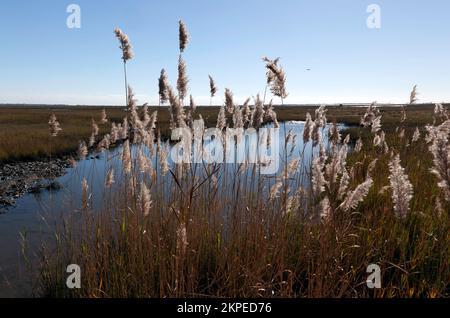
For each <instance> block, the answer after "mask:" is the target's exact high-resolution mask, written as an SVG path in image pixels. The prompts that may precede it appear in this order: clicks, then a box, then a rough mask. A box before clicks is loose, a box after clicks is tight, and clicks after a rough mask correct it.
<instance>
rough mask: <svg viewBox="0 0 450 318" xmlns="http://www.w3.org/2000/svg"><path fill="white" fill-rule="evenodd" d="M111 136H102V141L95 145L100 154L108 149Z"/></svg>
mask: <svg viewBox="0 0 450 318" xmlns="http://www.w3.org/2000/svg"><path fill="white" fill-rule="evenodd" d="M110 140H111V136H110V135H109V134H106V135H105V136H103V138H102V140H100V142H99V143H98V145H97V149H98V151H100V152H103V151H105V150H108V149H109V146H110V144H111V141H110Z"/></svg>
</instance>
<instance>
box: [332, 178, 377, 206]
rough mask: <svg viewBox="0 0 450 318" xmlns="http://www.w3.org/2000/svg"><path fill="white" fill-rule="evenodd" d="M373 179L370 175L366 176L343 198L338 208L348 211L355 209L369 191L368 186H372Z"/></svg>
mask: <svg viewBox="0 0 450 318" xmlns="http://www.w3.org/2000/svg"><path fill="white" fill-rule="evenodd" d="M372 183H373V180H372V178H371V177H370V176H367V178H366V180H365V181H364V182H363V183H361V184H360V185H358V186H357V187H356V189H355V190H353V191H352V192H350V193H349V194H348V195H347V197H346V198H345V200H344V202H342V203H341V205H340V206H339V208H341V209H343V210H344V211H350V210H353V209H355V208H356V207H357V206H358V204H359V203H360V202H362V201H363V200H364V198H365V197H366V196H367V194H368V193H369V190H370V187H371V186H372Z"/></svg>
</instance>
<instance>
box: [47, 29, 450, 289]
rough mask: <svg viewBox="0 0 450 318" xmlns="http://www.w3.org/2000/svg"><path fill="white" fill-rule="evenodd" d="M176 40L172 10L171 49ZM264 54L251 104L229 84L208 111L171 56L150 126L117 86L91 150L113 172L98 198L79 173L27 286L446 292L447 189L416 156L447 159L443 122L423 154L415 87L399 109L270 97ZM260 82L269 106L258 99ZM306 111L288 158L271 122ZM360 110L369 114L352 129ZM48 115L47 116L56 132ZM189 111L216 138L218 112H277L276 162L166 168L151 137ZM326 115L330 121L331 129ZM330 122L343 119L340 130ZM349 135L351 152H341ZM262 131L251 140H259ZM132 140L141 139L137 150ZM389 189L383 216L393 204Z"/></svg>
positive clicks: (273, 79)
mask: <svg viewBox="0 0 450 318" xmlns="http://www.w3.org/2000/svg"><path fill="white" fill-rule="evenodd" d="M187 39H188V36H187V30H186V26H185V25H184V24H183V23H182V22H180V53H183V51H184V50H185V49H186V44H187ZM264 61H265V62H266V68H267V87H266V89H265V91H266V93H265V94H264V99H263V100H261V99H260V97H259V96H260V95H256V98H254V105H253V106H252V107H251V109H250V110H249V109H248V104H246V105H243V106H242V108H241V107H240V106H238V105H236V104H235V101H234V100H233V95H232V93H231V90H229V89H226V90H225V100H224V106H222V108H218V107H210V108H202V107H198V108H197V111H198V112H196V110H195V107H194V106H192V107H190V108H187V109H186V108H185V107H184V101H183V99H184V98H185V97H187V96H188V94H187V93H188V92H187V90H188V87H187V74H186V67H185V63H184V61H182V59H181V55H180V59H179V77H178V81H177V84H178V85H177V89H178V96H177V95H176V93H175V91H174V90H173V89H172V88H171V86H170V84H169V83H166V81H167V80H166V79H165V76H162V80H160V81H159V84H160V95H161V96H160V97H161V100H162V101H163V100H164V101H165V96H163V95H165V93H167V97H168V102H169V111H168V112H167V111H166V112H159V113H158V122H157V124H156V125H153V124H151V125H149V121H148V113H146V111H148V110H149V108H147V107H145V108H138V107H137V105H136V100H135V99H134V95H133V93H132V89H131V88H128V90H127V95H128V96H127V97H128V98H127V102H128V105H127V113H126V118H125V119H124V121H123V125H122V126H121V132H120V135H121V138H120V139H121V140H120V141H121V142H123V147H122V152H121V153H120V154H119V155H118V156H112V155H111V154H110V153H109V151H108V146H109V142H107V143H106V146H105V147H100V150H99V148H98V147H97V148H94V149H97V151H100V152H105V154H106V155H105V156H104V157H103V158H104V160H105V163H106V165H108V167H109V171H116V172H118V173H116V174H115V175H114V180H113V181H114V182H113V181H107V182H106V184H105V185H104V186H100V190H101V194H97V195H100V197H99V200H100V202H101V204H100V206H98V205H94V204H93V201H94V198H93V196H94V195H95V194H94V192H93V187H92V184H93V180H90V179H85V178H83V181H82V184H81V185H80V187H81V191H82V197H81V199H80V201H81V202H79V204H78V205H76V206H75V207H74V209H72V210H70V211H66V213H65V214H63V217H62V221H61V223H59V226H58V227H57V230H56V233H55V242H54V244H53V245H51V244H46V245H45V246H44V248H43V250H42V254H41V256H42V258H41V260H42V262H41V264H40V279H39V281H38V284H39V285H38V286H39V289H38V294H39V295H42V296H50V297H124V298H125V297H161V298H162V297H448V296H449V282H450V272H449V261H450V259H449V258H450V244H449V243H450V240H449V239H450V237H449V235H448V233H449V230H450V228H449V227H450V222H449V213H448V211H450V202H449V201H450V200H448V199H449V197H448V195H449V193H448V192H445V191H443V190H445V189H446V188H445V187H446V184H444V183H445V182H448V183H449V184H450V181H449V180H446V179H447V178H449V179H450V176H449V175H448V171H447V170H446V169H444V170H445V171H444V170H443V169H441V170H440V171H439V172H438V173H437V175H438V176H437V177H436V173H435V174H432V173H430V169H431V168H432V166H433V165H436V164H441V166H442V167H444V168H447V166H448V165H450V163H448V156H447V155H441V154H442V153H445V151H448V150H449V149H450V145H449V142H448V135H449V134H450V121H447V122H445V125H443V126H441V127H437V126H435V125H434V124H435V123H436V122H434V123H433V126H432V127H428V130H429V131H430V133H429V135H430V136H431V137H432V138H431V141H432V142H433V146H434V147H435V148H436V149H435V151H434V153H433V151H432V153H433V154H434V157H435V158H434V162H433V158H432V156H431V154H430V151H428V150H429V144H427V143H426V142H425V139H424V138H423V137H421V138H419V139H418V140H415V141H414V142H412V136H413V134H414V132H415V130H416V127H419V131H420V132H421V133H422V135H423V134H424V130H425V127H424V125H425V124H427V123H431V122H433V119H436V118H435V117H436V114H434V113H433V109H432V108H431V107H426V106H421V105H412V104H414V103H415V102H416V97H415V96H416V87H415V88H414V90H413V93H412V94H411V103H410V105H408V107H406V105H404V106H403V107H401V108H392V107H391V108H380V109H378V108H377V107H373V106H371V107H369V108H368V109H367V110H366V109H364V108H347V107H329V108H328V109H326V108H325V107H324V106H321V107H319V108H315V107H314V108H309V107H302V108H300V107H289V106H284V105H283V104H284V98H285V97H286V96H287V91H286V87H285V83H286V76H285V72H284V70H283V68H281V66H279V65H278V61H279V60H278V59H276V60H269V59H265V60H264ZM162 75H164V73H162ZM155 84H156V83H155ZM268 88H270V92H271V93H272V95H274V96H275V97H278V98H279V100H280V104H281V105H282V106H276V107H273V105H271V102H270V103H269V104H267V103H266V101H265V98H266V97H267V96H266V94H267V91H268ZM211 95H214V94H211ZM413 102H414V103H413ZM200 109H201V110H200ZM219 109H221V112H220V116H219V119H217V118H218V116H217V114H219ZM274 109H276V113H277V114H278V116H277V114H276V113H275V110H274ZM225 110H226V111H225ZM142 112H143V113H144V114H143V115H142ZM242 112H244V113H242ZM308 112H309V113H311V114H314V115H315V116H314V118H313V119H312V120H309V121H308V122H309V124H311V125H309V124H308V127H307V128H308V129H307V131H308V133H307V134H304V143H305V146H304V148H303V149H295V151H296V152H298V157H294V156H293V151H294V150H292V151H289V150H288V149H289V147H290V146H291V145H293V144H295V143H294V142H293V140H295V138H296V137H295V136H294V135H292V134H291V133H290V132H288V131H287V130H286V121H288V120H302V119H305V118H311V117H310V116H308V115H307V113H308ZM242 114H244V118H246V119H245V124H244V122H243V118H241V117H242ZM364 114H365V115H367V116H365V118H366V119H367V121H366V122H367V123H368V124H367V125H365V126H367V127H366V128H364V129H362V128H359V127H358V125H359V123H360V120H361V116H362V115H364ZM380 114H381V116H382V120H380V117H379V115H380ZM46 115H47V116H48V114H46ZM62 115H63V114H56V116H57V117H58V119H59V121H60V122H61V125H62V126H63V129H64V116H62ZM85 115H86V114H84V116H85ZM198 115H202V116H198ZM47 116H46V117H47ZM109 117H110V118H115V115H114V114H113V115H111V114H109ZM197 117H198V118H199V119H198V122H199V123H200V124H201V125H200V127H203V128H200V129H204V128H205V127H219V130H218V134H219V135H220V134H222V133H223V129H224V128H225V125H226V123H229V124H228V126H231V123H233V128H240V127H241V126H243V125H244V127H245V128H247V127H250V128H254V129H255V130H260V129H261V127H263V125H264V124H266V123H267V121H272V122H273V125H274V126H277V125H278V124H277V121H276V119H277V118H278V120H279V121H281V122H282V126H283V128H284V136H282V138H281V143H282V144H283V145H282V146H281V147H283V150H282V151H281V152H280V153H279V154H278V155H279V157H280V160H281V163H282V164H281V167H280V169H279V172H278V174H275V175H269V176H268V175H263V174H262V173H261V166H260V165H257V164H254V165H251V164H249V163H243V164H226V163H213V164H206V163H204V162H203V163H186V162H185V163H183V164H172V165H168V163H167V161H166V159H167V157H168V150H169V149H168V148H169V143H168V142H166V143H165V140H164V138H163V135H164V134H167V135H168V134H169V133H170V132H171V130H173V129H174V128H179V127H181V128H183V129H190V131H192V130H195V129H196V128H195V126H193V125H192V119H196V118H197ZM154 118H156V117H154ZM202 118H203V119H202ZM327 118H328V119H330V120H331V121H332V122H334V123H335V124H334V125H333V126H332V129H330V130H329V131H330V133H326V130H327V129H328V128H327V127H329V125H327ZM217 120H218V121H219V122H218V123H216V122H215V121H217ZM46 121H47V118H46V119H45V120H43V122H44V123H46ZM97 121H98V120H97ZM119 121H121V119H119ZM337 122H343V123H347V124H349V125H350V126H353V127H351V128H348V130H347V131H342V132H339V130H338V129H337V125H336V123H337ZM89 123H90V120H86V127H88V128H87V129H88V130H87V132H86V136H89V134H90V124H89ZM364 123H365V122H364ZM236 126H238V127H236ZM45 127H46V126H45ZM447 127H448V129H447ZM169 128H170V129H169ZM63 131H64V132H65V133H66V134H70V133H71V131H70V129H69V130H67V129H64V130H63ZM46 132H47V133H48V131H47V127H46ZM347 133H349V135H348V136H345V135H344V134H347ZM112 134H113V132H111V135H112ZM115 134H116V133H115V132H114V135H115ZM187 136H189V135H187ZM433 136H434V137H433ZM110 137H111V136H110V135H106V136H105V138H106V139H107V140H109V138H110ZM297 137H300V136H297ZM258 138H260V137H258ZM220 139H221V138H218V140H220ZM325 139H326V140H325ZM328 139H329V140H328ZM357 139H360V140H361V141H362V147H361V149H360V150H359V151H354V152H351V151H350V152H349V148H351V147H352V144H354V142H355V141H356V140H357ZM416 139H417V138H416ZM155 140H156V145H157V149H156V151H155V149H154V146H155ZM283 140H284V142H283ZM115 141H116V138H115V137H114V142H115ZM191 142H193V140H192V138H188V143H191ZM260 142H262V143H261V144H260ZM267 144H268V141H267V140H265V139H262V140H261V139H259V140H258V147H266V146H267ZM306 145H307V146H306ZM230 146H231V147H233V146H234V145H233V143H232V145H230V144H227V147H230ZM305 147H310V149H311V151H310V152H305ZM143 148H147V150H148V152H145V154H144V153H141V150H142V149H143ZM292 149H294V148H292ZM436 154H437V155H438V156H437V155H436ZM439 156H440V157H439ZM436 157H437V158H436ZM444 157H445V158H444ZM393 158H394V159H393ZM94 168H95V167H94ZM389 168H390V170H391V171H390V170H389ZM107 174H108V175H109V172H107V173H106V172H105V179H106V178H107ZM89 175H95V173H90V174H89ZM393 175H395V176H396V178H392V176H393ZM438 177H439V178H441V179H442V180H440V182H439V183H438V181H439V180H437V178H438ZM89 178H91V177H89ZM107 179H109V180H112V179H111V178H107ZM409 182H411V184H410V183H409ZM399 183H404V185H402V184H399ZM389 185H390V186H389ZM392 189H396V191H395V192H393V191H392ZM411 191H412V193H413V195H412V197H411V196H410V193H411ZM445 199H447V200H445ZM400 201H401V203H402V204H401V211H400V212H401V213H398V212H399V211H396V210H399V208H395V203H396V202H400ZM438 202H439V204H438ZM373 263H374V264H378V265H380V267H381V269H382V272H381V274H382V288H381V289H376V290H372V289H369V288H367V286H366V279H367V273H366V268H367V266H368V265H369V264H373ZM68 264H78V265H79V266H80V267H81V271H82V274H81V276H82V282H81V285H82V288H80V289H73V290H70V289H68V288H66V287H65V278H66V274H67V273H66V272H65V270H66V267H67V265H68Z"/></svg>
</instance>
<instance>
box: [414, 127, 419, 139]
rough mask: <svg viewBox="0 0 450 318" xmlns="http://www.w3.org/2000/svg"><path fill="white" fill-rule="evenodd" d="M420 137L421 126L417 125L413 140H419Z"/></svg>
mask: <svg viewBox="0 0 450 318" xmlns="http://www.w3.org/2000/svg"><path fill="white" fill-rule="evenodd" d="M419 139H420V130H419V127H416V130H415V131H414V134H413V136H412V142H417V141H418V140H419Z"/></svg>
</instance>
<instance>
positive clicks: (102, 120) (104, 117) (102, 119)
mask: <svg viewBox="0 0 450 318" xmlns="http://www.w3.org/2000/svg"><path fill="white" fill-rule="evenodd" d="M107 122H108V117H107V115H106V109H104V108H103V109H102V112H101V113H100V123H101V124H106V123H107Z"/></svg>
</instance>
